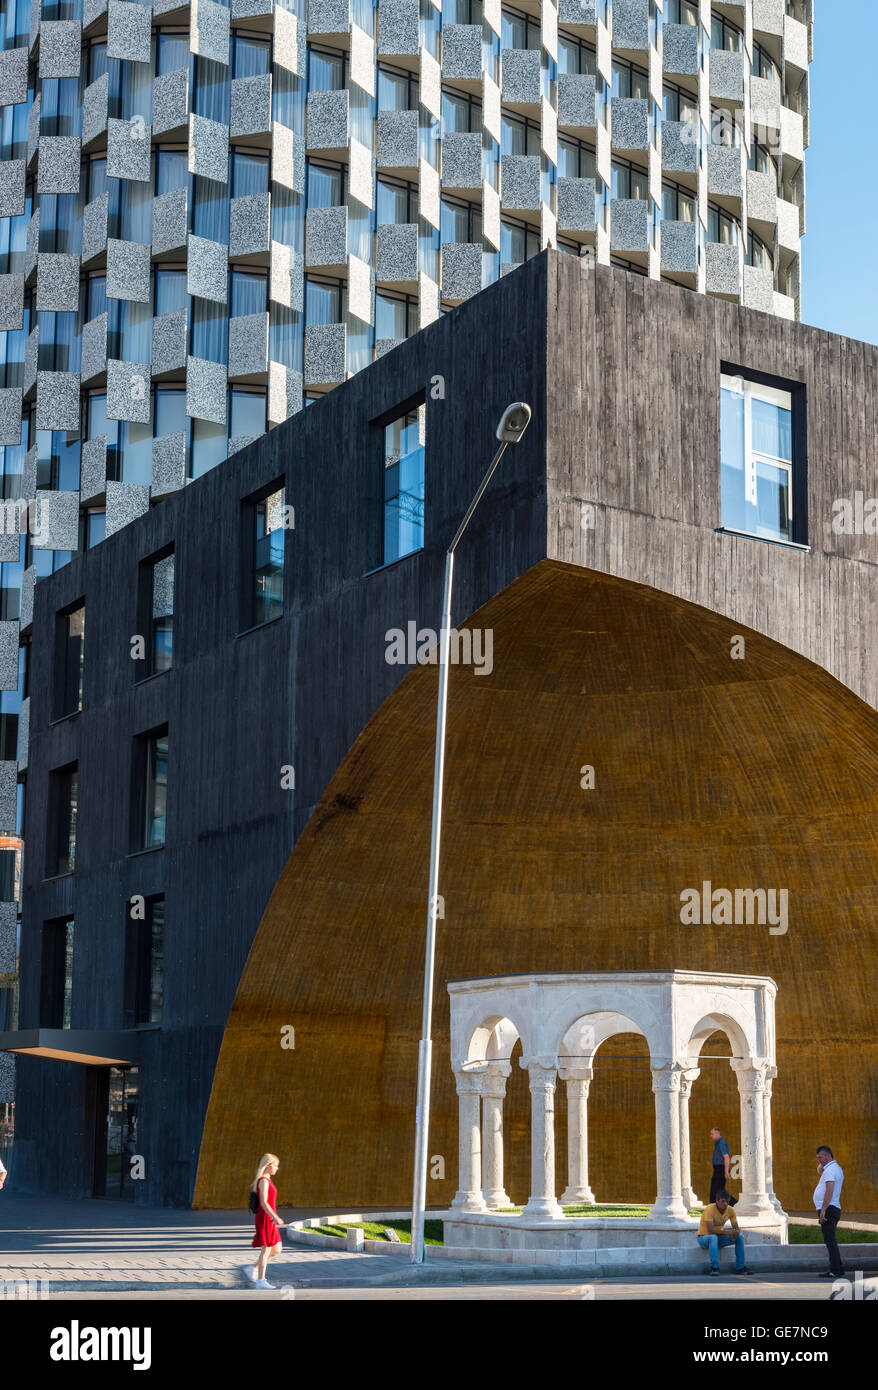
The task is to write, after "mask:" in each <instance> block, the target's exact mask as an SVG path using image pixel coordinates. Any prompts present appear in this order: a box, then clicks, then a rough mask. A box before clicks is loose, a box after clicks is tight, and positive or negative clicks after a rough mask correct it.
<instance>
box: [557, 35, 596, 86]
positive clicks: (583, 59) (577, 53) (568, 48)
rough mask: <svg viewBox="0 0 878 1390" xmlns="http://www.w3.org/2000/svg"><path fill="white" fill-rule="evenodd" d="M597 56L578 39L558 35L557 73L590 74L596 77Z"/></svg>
mask: <svg viewBox="0 0 878 1390" xmlns="http://www.w3.org/2000/svg"><path fill="white" fill-rule="evenodd" d="M597 70H598V69H597V54H596V53H595V51H594V49H593V48H588V47H586V45H585V44H584V43H582V42H580V40H579V39H574V38H571V37H570V36H569V35H567V34H559V35H558V71H559V72H572V73H591V75H592V76H597Z"/></svg>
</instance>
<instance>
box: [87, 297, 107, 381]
mask: <svg viewBox="0 0 878 1390" xmlns="http://www.w3.org/2000/svg"><path fill="white" fill-rule="evenodd" d="M106 370H107V315H106V314H98V316H97V318H95V319H90V320H89V322H88V323H86V324H84V325H83V329H82V383H83V385H84V386H85V385H87V384H88V382H90V381H94V379H95V377H98V376H103V374H104V372H105V371H106Z"/></svg>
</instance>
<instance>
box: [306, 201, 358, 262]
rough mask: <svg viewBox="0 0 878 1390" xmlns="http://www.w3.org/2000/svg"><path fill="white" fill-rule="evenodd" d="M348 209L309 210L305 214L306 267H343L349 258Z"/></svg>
mask: <svg viewBox="0 0 878 1390" xmlns="http://www.w3.org/2000/svg"><path fill="white" fill-rule="evenodd" d="M347 238H348V210H347V208H346V207H334V208H309V209H308V211H307V213H306V214H305V265H306V266H327V265H341V264H343V263H344V260H345V257H346V256H347Z"/></svg>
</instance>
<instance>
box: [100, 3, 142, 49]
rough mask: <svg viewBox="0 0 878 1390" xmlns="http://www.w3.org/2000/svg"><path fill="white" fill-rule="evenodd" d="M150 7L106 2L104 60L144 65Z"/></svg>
mask: <svg viewBox="0 0 878 1390" xmlns="http://www.w3.org/2000/svg"><path fill="white" fill-rule="evenodd" d="M151 34H152V6H151V5H138V4H131V3H129V2H128V0H107V57H108V58H124V59H127V61H128V62H129V63H148V62H149V60H150V39H151Z"/></svg>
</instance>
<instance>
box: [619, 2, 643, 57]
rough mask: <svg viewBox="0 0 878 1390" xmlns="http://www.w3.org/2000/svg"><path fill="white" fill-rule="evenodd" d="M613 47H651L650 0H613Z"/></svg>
mask: <svg viewBox="0 0 878 1390" xmlns="http://www.w3.org/2000/svg"><path fill="white" fill-rule="evenodd" d="M613 47H614V48H626V49H631V48H637V49H644V48H648V47H649V0H613Z"/></svg>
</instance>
